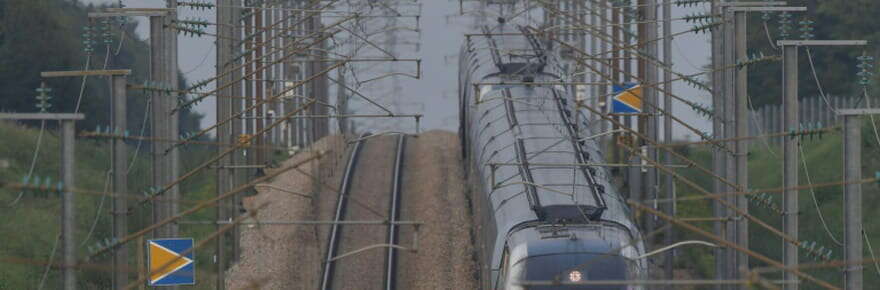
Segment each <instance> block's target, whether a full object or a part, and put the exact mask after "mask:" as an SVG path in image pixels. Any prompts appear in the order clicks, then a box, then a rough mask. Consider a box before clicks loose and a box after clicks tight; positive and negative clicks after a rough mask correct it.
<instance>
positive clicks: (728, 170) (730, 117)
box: [721, 1, 743, 288]
mask: <svg viewBox="0 0 880 290" xmlns="http://www.w3.org/2000/svg"><path fill="white" fill-rule="evenodd" d="M729 2H733V1H729ZM727 4H728V5H726V6H725V7H723V8H722V17H723V18H724V23H723V24H722V30H723V32H722V35H723V37H722V40H721V41H722V43H724V45H723V46H722V48H723V58H722V64H723V67H724V70H723V82H722V96H723V98H724V99H723V106H722V111H721V112H723V114H724V117H723V118H724V122H723V124H724V136H723V138H725V139H729V138H733V137H735V136H736V130H735V126H734V119H735V118H736V97H735V96H736V70H735V69H734V68H733V67H732V66H733V65H734V64H735V63H736V49H735V48H736V47H735V46H736V37H735V36H736V35H735V27H734V26H735V25H734V19H733V18H734V17H733V13H730V3H727ZM724 145H725V146H726V147H727V148H728V149H733V147H734V143H733V142H725V143H724ZM734 155H735V154H734V151H733V150H728V151H727V153H726V154H725V158H724V175H723V176H724V178H725V179H727V180H728V181H734V182H735V181H736V163H735V160H734V159H735V156H734ZM724 191H725V192H732V191H736V190H735V189H734V187H733V186H730V185H729V184H727V185H725V186H724ZM726 199H727V201H728V202H729V203H730V204H733V205H736V197H734V196H728V197H726ZM728 212H729V213H731V214H733V213H732V211H728ZM736 225H737V223H736V221H735V219H734V220H730V221H728V222H727V224H726V228H727V240H728V241H732V242H736V241H737V240H738V239H737V231H736ZM727 255H728V263H729V264H730V266H729V267H728V268H727V278H728V279H737V278H739V277H741V275H740V270H741V269H740V268H741V267H742V266H743V264H742V263H741V261H739V260H737V257H739V255H738V253H737V252H736V251H733V250H731V251H728V252H727ZM731 288H735V287H731Z"/></svg>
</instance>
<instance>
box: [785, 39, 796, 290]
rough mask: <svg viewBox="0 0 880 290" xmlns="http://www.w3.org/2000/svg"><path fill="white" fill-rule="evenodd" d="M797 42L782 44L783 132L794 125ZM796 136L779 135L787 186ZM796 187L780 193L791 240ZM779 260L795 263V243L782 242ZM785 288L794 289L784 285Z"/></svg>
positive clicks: (792, 174) (793, 182)
mask: <svg viewBox="0 0 880 290" xmlns="http://www.w3.org/2000/svg"><path fill="white" fill-rule="evenodd" d="M798 49H799V47H798V46H795V45H788V46H783V48H782V81H783V85H782V110H783V128H782V131H783V132H789V131H790V130H797V129H798V122H799V121H798V114H797V112H798ZM799 142H800V139H798V138H789V137H785V138H782V160H783V161H782V187H784V188H791V187H794V186H797V185H798V168H799V167H798V146H800V145H799ZM798 196H799V195H798V191H797V190H785V191H784V192H783V195H782V208H783V210H784V212H783V214H784V215H783V217H782V231H783V232H784V233H785V234H786V235H788V236H789V237H791V238H792V239H794V240H798V216H797V215H798V211H800V206H799V204H798ZM782 263H783V264H785V266H787V267H789V266H796V265H797V264H798V247H797V246H796V245H794V244H791V243H786V242H783V243H782ZM782 279H783V280H785V281H792V280H794V279H797V277H795V276H794V275H791V274H789V273H783V275H782ZM786 289H796V286H795V287H789V286H788V285H786Z"/></svg>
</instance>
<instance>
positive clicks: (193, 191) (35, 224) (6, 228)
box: [0, 122, 215, 289]
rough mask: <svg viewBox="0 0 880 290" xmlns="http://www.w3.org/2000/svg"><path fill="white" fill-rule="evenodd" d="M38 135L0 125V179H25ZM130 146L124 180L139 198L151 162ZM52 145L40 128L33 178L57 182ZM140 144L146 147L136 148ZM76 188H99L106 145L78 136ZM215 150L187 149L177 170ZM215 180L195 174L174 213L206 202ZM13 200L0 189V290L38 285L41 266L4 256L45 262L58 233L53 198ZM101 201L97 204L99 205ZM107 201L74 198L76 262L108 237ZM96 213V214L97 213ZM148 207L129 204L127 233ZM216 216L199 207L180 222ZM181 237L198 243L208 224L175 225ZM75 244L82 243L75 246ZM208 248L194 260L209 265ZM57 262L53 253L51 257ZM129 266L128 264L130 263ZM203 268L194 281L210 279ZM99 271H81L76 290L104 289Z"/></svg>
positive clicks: (51, 284) (50, 133)
mask: <svg viewBox="0 0 880 290" xmlns="http://www.w3.org/2000/svg"><path fill="white" fill-rule="evenodd" d="M38 132H39V130H35V129H26V128H24V127H21V126H17V125H13V124H12V123H5V122H0V136H5V137H6V138H3V139H0V160H5V161H7V162H8V163H9V167H8V168H0V181H3V182H19V181H20V180H21V178H22V176H25V175H27V172H28V167H29V165H30V162H31V158H32V155H31V154H32V152H33V150H34V148H36V147H37V146H36V140H37V136H38ZM131 145H132V147H131V148H130V149H129V152H130V159H129V160H130V161H131V162H132V164H133V166H132V170H131V171H130V172H129V176H128V182H129V188H130V193H133V194H135V193H138V192H141V191H142V190H141V189H143V190H146V189H147V188H149V181H150V178H149V176H150V171H149V164H150V160H149V159H150V157H149V154H148V153H147V152H144V151H143V148H142V151H141V152H140V154H138V155H135V153H134V152H135V150H134V148H135V146H136V145H137V144H131ZM58 146H59V140H58V137H57V132H55V131H54V130H46V132H45V133H44V135H43V142H42V146H40V149H41V150H40V157H39V158H38V159H37V166H36V167H35V171H34V175H35V176H43V177H51V178H52V179H54V180H57V179H58V178H59V175H58V168H59V166H60V163H59V161H58V160H59V151H60V150H58V148H59V147H58ZM142 146H144V147H146V146H147V144H142ZM76 153H77V155H76V156H77V160H76V169H77V171H76V187H77V188H78V189H83V190H90V191H103V190H104V184H105V181H106V180H105V178H104V176H105V174H106V170H108V169H109V166H110V162H109V157H110V148H109V146H107V143H106V141H104V140H88V139H78V140H77V146H76ZM213 153H214V149H213V148H206V147H204V146H197V145H192V146H189V147H187V149H185V151H184V152H182V154H181V158H182V163H183V164H182V166H181V167H182V168H181V172H188V171H190V170H192V169H193V168H195V167H196V166H198V165H200V164H202V163H203V162H204V161H205V160H207V159H209V158H210V156H211V155H212V154H213ZM214 184H215V183H214V176H213V172H212V171H202V172H200V173H198V174H196V175H195V176H193V177H192V178H189V179H187V180H186V181H184V182H183V183H182V184H181V189H180V191H181V193H182V198H183V200H184V201H183V203H182V204H181V208H188V207H190V206H192V205H193V203H194V202H196V201H201V200H205V199H208V198H210V197H213V196H214V194H215V187H214ZM17 197H18V192H17V191H12V190H8V189H0V219H2V220H3V221H4V222H3V223H0V236H2V237H3V238H0V289H33V288H36V285H37V284H38V283H39V280H40V278H41V276H42V273H43V271H44V268H43V267H42V266H40V265H31V264H22V263H12V262H8V261H6V260H3V259H12V258H20V259H26V260H35V261H46V260H47V259H48V258H49V252H50V250H51V249H52V246H53V244H54V242H55V238H56V235H57V234H58V232H59V223H60V220H59V218H58V212H59V211H60V209H61V208H60V200H59V199H58V198H57V197H52V196H48V197H37V196H34V195H29V194H27V193H26V194H25V195H23V196H22V198H21V199H20V200H19V201H18V202H17V203H15V205H14V206H10V204H12V203H13V201H14V200H15V199H16V198H17ZM102 199H104V200H103V207H102V206H101V203H102ZM110 202H111V199H110V198H104V196H102V195H95V194H84V193H80V194H78V195H77V198H76V203H75V207H76V213H77V221H76V229H77V231H76V239H77V246H78V250H79V252H80V255H79V256H78V257H79V258H80V259H83V258H85V255H86V253H87V252H88V248H89V247H90V246H94V245H95V244H96V243H97V241H99V240H103V239H105V238H109V237H110V226H111V217H110V215H109V213H110ZM99 208H100V211H99ZM151 212H152V208H151V207H150V206H143V207H135V208H134V212H133V213H132V214H131V215H129V218H130V223H129V228H131V229H139V228H143V227H144V226H146V225H148V224H150V223H151ZM214 216H215V213H214V211H213V209H208V210H203V211H200V212H198V213H195V214H193V215H191V216H188V217H187V218H186V219H192V220H211V219H213V218H214ZM96 217H98V220H97V226H96V227H95V231H94V233H93V234H92V235H91V236H90V237H88V238H89V239H88V240H86V238H87V234H88V232H89V229H90V228H91V226H92V223H93V222H94V221H95V218H96ZM180 230H181V236H184V237H195V238H196V239H197V240H198V239H200V238H204V237H206V236H208V234H210V233H211V232H212V231H213V230H214V228H213V227H212V226H185V225H184V226H181V227H180ZM80 245H81V246H80ZM129 247H130V248H129V249H130V252H131V255H132V258H131V261H132V262H134V261H135V256H134V255H135V254H136V251H135V244H130V246H129ZM212 254H213V248H211V247H207V248H204V249H201V250H198V251H197V252H196V260H197V261H210V260H211V255H212ZM56 259H57V254H56ZM92 262H94V263H108V262H109V261H108V259H107V257H99V258H97V259H95V260H93V261H92ZM132 265H134V264H132ZM205 265H207V263H200V264H199V267H200V268H199V279H200V281H204V280H201V279H210V276H211V275H213V274H212V273H211V272H210V270H209V269H206V268H204V267H205ZM107 274H108V273H107V272H104V271H91V270H88V271H87V270H84V271H81V272H79V275H80V284H81V288H83V289H106V287H108V286H109V283H110V281H109V275H107ZM59 278H60V277H59V276H58V272H57V271H50V274H49V276H48V280H47V282H46V289H54V288H56V287H55V285H58V283H59ZM200 285H201V286H203V289H210V288H211V287H210V286H209V285H212V284H211V283H210V282H207V283H201V284H200Z"/></svg>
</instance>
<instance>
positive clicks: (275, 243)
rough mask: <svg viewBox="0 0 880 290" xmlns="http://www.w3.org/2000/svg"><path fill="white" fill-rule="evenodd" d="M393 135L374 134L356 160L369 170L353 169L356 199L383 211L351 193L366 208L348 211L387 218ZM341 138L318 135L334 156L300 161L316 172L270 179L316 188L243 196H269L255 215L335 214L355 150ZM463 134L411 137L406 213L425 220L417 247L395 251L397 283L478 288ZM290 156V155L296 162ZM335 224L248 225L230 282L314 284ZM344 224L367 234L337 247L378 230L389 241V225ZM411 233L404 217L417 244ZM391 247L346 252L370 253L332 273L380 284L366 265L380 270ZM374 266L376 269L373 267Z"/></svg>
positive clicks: (353, 285) (253, 203)
mask: <svg viewBox="0 0 880 290" xmlns="http://www.w3.org/2000/svg"><path fill="white" fill-rule="evenodd" d="M377 141H378V142H377ZM396 141H397V136H383V137H376V138H375V140H373V141H371V142H368V143H367V144H366V145H365V147H364V148H363V150H364V151H362V155H361V160H359V167H358V168H357V169H356V170H360V171H361V172H363V171H366V172H367V174H365V175H364V176H363V177H356V180H354V183H353V184H352V185H353V187H352V192H354V193H357V194H358V195H361V194H366V197H357V198H356V199H357V201H358V202H357V203H364V204H367V205H368V206H370V207H371V208H373V209H374V210H378V211H379V212H380V213H381V215H382V216H381V217H380V216H376V215H375V214H373V213H370V212H369V211H368V210H364V208H363V207H362V206H358V205H355V203H353V202H352V203H349V209H353V210H354V211H357V209H358V208H360V212H358V213H354V216H352V215H349V219H350V220H364V219H370V220H375V219H385V218H386V217H385V215H387V203H388V195H389V194H390V189H391V185H390V181H391V174H392V173H391V168H392V161H393V159H394V156H393V154H394V152H395V146H396ZM342 142H343V141H342V138H341V137H338V136H332V137H328V138H325V139H322V140H321V142H319V144H318V145H317V146H316V148H320V149H324V150H326V149H335V150H334V152H332V153H331V154H330V155H331V156H330V157H328V158H324V159H322V160H321V162H320V163H321V164H320V166H318V164H317V163H314V164H311V165H312V166H306V167H304V169H307V170H306V172H307V173H308V174H309V175H311V176H315V177H318V178H316V179H318V180H315V179H313V178H310V177H309V176H307V175H304V174H302V173H299V172H296V171H290V172H287V173H285V174H283V175H281V176H279V177H278V178H276V180H274V181H273V182H272V185H275V186H281V187H284V188H289V189H292V190H296V189H301V190H303V191H310V192H312V194H313V195H312V197H313V198H312V199H304V198H301V197H299V198H298V197H295V196H293V195H291V194H288V193H284V192H280V191H277V190H272V189H269V188H260V193H259V194H258V195H256V196H254V197H252V198H249V199H248V200H247V205H246V206H248V207H251V208H253V207H257V206H260V205H262V204H263V203H266V202H269V206H268V207H266V208H265V209H263V210H262V211H260V213H259V215H258V217H259V218H260V219H264V220H332V219H333V212H334V211H335V207H336V202H337V197H338V187H339V185H340V182H341V178H342V176H341V174H342V171H343V170H344V167H345V163H346V159H347V158H348V156H349V152H348V151H346V150H340V148H341V146H343V145H344V144H343V143H342ZM458 144H459V143H458V136H456V135H455V134H454V133H451V132H445V131H429V132H426V133H423V134H420V135H419V136H418V137H408V139H407V148H406V154H405V157H404V169H403V172H404V176H403V184H402V191H401V194H402V197H401V198H402V200H401V202H402V204H401V215H400V219H401V220H404V221H419V222H423V223H424V225H423V226H421V227H420V228H419V240H418V248H417V250H418V251H417V252H409V251H399V252H398V270H397V271H398V276H397V289H476V287H477V285H478V284H477V282H476V280H475V274H474V271H475V269H476V268H475V267H476V266H475V264H474V261H473V260H472V259H471V257H472V253H473V247H472V242H471V234H470V233H471V223H470V221H471V217H470V210H469V209H468V202H467V199H466V197H465V184H464V179H463V173H462V171H461V166H460V164H459V163H460V156H459V146H458ZM348 147H351V146H348ZM349 149H350V148H349ZM343 151H345V152H343ZM340 152H341V153H340ZM294 159H296V158H293V159H291V160H288V161H286V162H285V163H286V164H289V163H290V162H296V161H295V160H294ZM362 166H363V167H362ZM329 229H330V227H329V226H271V225H264V226H262V227H254V228H245V229H244V230H243V232H242V247H243V249H242V259H241V261H240V262H239V263H238V264H236V265H235V266H234V267H233V268H232V269H230V270H229V274H228V276H227V286H228V289H316V288H318V281H319V279H320V276H321V271H322V270H323V264H322V262H323V259H324V257H325V255H326V245H327V238H328V236H329ZM343 229H344V230H345V231H350V232H346V233H345V234H348V235H354V236H361V237H365V239H364V240H363V242H358V243H357V244H354V245H353V246H346V248H345V249H342V248H341V250H340V251H339V253H344V252H347V251H348V250H351V249H354V248H359V247H360V246H364V245H365V244H366V243H370V244H372V243H375V242H376V241H375V240H374V239H375V238H377V237H381V238H379V239H380V240H379V241H381V242H384V239H385V234H386V227H385V226H359V227H355V226H347V227H343ZM373 236H375V237H373ZM413 238H414V236H413V227H409V226H403V227H401V232H400V245H401V246H404V247H408V248H409V247H412V246H413ZM385 251H386V250H385V249H373V250H370V251H368V252H364V253H361V254H358V255H357V256H353V257H351V258H346V259H351V260H354V261H357V260H360V261H363V262H366V263H358V264H355V266H344V267H350V268H346V269H345V270H343V271H342V272H344V274H343V275H341V276H339V277H337V280H335V282H336V285H337V286H340V287H336V289H376V288H377V287H381V285H382V278H381V277H373V274H370V273H372V272H377V273H381V272H382V269H383V266H382V265H383V264H382V263H384V259H385V256H384V255H385V253H386V252H385ZM372 261H378V262H376V263H372ZM365 265H370V266H369V267H367V266H365ZM372 268H376V269H379V270H378V271H372V270H373V269H372ZM339 269H340V268H337V272H340V271H339ZM374 285H379V286H374Z"/></svg>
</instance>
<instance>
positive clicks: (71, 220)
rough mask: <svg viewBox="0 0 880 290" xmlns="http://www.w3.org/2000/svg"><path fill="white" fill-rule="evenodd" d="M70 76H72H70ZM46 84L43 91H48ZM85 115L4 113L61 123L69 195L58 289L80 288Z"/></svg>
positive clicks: (11, 117) (3, 117)
mask: <svg viewBox="0 0 880 290" xmlns="http://www.w3.org/2000/svg"><path fill="white" fill-rule="evenodd" d="M68 76H69V75H68ZM45 85H46V84H45V83H43V85H42V86H41V88H43V89H47V87H46V86H45ZM84 118H85V116H84V115H83V114H64V113H0V121H2V120H41V121H43V122H46V121H48V120H58V121H59V122H60V123H61V124H60V125H61V126H60V127H59V129H60V132H61V134H60V135H61V136H60V141H61V148H60V149H61V154H60V157H61V168H60V170H59V176H61V182H62V185H63V187H64V188H65V189H68V190H69V191H65V192H62V193H61V215H60V216H59V217H60V218H61V221H60V224H61V255H62V257H61V267H60V268H61V281H60V282H61V285H60V287H58V289H64V290H75V289H76V288H77V284H76V268H75V267H76V249H77V246H76V239H75V238H76V236H75V233H76V206H75V205H76V204H75V201H76V193H74V192H73V191H72V190H70V189H74V188H75V187H76V182H75V177H76V175H75V173H74V171H75V168H76V167H75V164H76V148H75V145H76V143H75V142H76V140H75V139H74V138H75V136H76V130H75V129H76V127H75V124H76V123H75V122H76V120H82V119H84Z"/></svg>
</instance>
